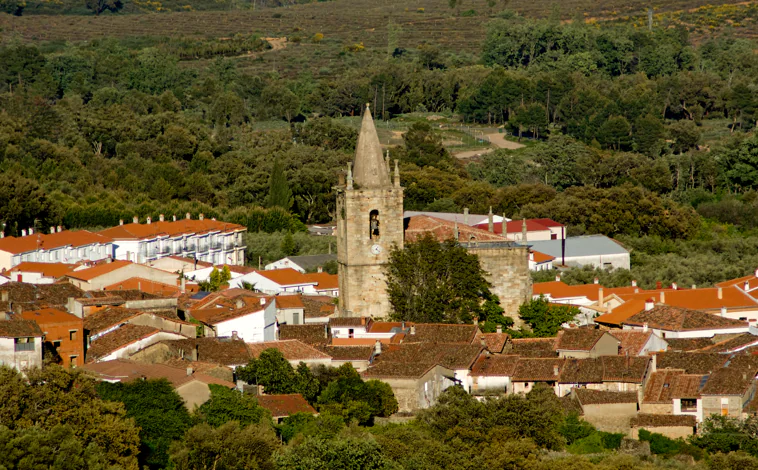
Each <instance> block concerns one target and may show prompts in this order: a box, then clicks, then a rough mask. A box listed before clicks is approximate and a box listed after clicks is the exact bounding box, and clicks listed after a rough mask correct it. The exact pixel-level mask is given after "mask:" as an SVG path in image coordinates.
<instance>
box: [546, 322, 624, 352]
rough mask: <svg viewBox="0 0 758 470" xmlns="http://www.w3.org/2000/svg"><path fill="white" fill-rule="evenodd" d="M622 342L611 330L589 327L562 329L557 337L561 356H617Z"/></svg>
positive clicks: (556, 347)
mask: <svg viewBox="0 0 758 470" xmlns="http://www.w3.org/2000/svg"><path fill="white" fill-rule="evenodd" d="M620 344H621V342H620V341H619V340H618V339H616V338H615V337H613V335H611V334H610V333H609V332H607V331H603V330H595V329H589V328H572V329H562V330H561V331H559V332H558V335H557V337H556V344H555V350H556V352H557V353H558V356H559V357H564V358H583V357H598V356H615V355H617V354H618V352H619V346H620Z"/></svg>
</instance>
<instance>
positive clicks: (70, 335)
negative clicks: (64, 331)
mask: <svg viewBox="0 0 758 470" xmlns="http://www.w3.org/2000/svg"><path fill="white" fill-rule="evenodd" d="M68 339H70V340H71V341H76V330H69V332H68Z"/></svg>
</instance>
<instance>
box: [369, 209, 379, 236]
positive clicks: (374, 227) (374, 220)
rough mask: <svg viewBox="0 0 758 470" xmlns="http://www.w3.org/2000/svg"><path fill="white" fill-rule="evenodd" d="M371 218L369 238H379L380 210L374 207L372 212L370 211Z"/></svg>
mask: <svg viewBox="0 0 758 470" xmlns="http://www.w3.org/2000/svg"><path fill="white" fill-rule="evenodd" d="M368 219H369V222H368V223H369V238H370V239H372V240H373V239H375V238H379V211H378V210H376V209H374V210H372V211H371V212H369V215H368Z"/></svg>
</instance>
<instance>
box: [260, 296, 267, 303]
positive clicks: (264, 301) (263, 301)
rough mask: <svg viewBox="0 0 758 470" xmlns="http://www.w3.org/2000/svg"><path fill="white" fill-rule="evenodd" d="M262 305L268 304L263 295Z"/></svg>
mask: <svg viewBox="0 0 758 470" xmlns="http://www.w3.org/2000/svg"><path fill="white" fill-rule="evenodd" d="M261 305H266V298H265V297H261Z"/></svg>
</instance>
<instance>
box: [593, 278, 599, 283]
mask: <svg viewBox="0 0 758 470" xmlns="http://www.w3.org/2000/svg"><path fill="white" fill-rule="evenodd" d="M592 282H594V283H595V284H600V279H598V278H595V280H594V281H592Z"/></svg>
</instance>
